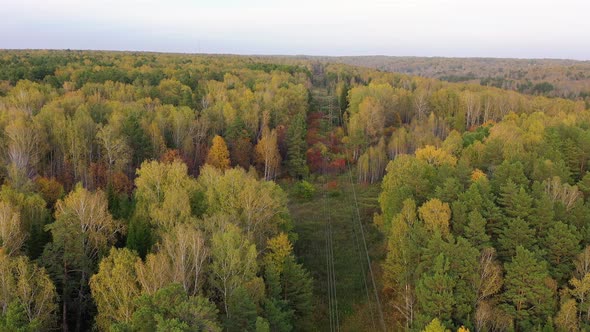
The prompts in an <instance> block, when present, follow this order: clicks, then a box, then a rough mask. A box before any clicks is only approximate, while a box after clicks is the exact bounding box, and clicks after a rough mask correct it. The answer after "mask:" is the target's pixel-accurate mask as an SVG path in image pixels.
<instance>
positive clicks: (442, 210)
mask: <svg viewBox="0 0 590 332" xmlns="http://www.w3.org/2000/svg"><path fill="white" fill-rule="evenodd" d="M418 214H419V215H420V219H422V221H424V226H425V227H426V229H427V230H429V231H431V232H435V231H439V232H440V233H441V234H443V235H447V234H449V231H450V230H449V222H450V220H451V209H450V207H449V204H448V203H443V202H441V201H440V200H439V199H436V198H434V199H431V200H429V201H427V202H426V203H424V204H423V205H422V206H421V207H420V208H419V209H418Z"/></svg>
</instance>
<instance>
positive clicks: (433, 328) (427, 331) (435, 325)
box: [422, 318, 450, 332]
mask: <svg viewBox="0 0 590 332" xmlns="http://www.w3.org/2000/svg"><path fill="white" fill-rule="evenodd" d="M449 331H450V330H449V329H447V328H445V326H444V325H443V324H442V323H441V322H440V320H438V318H434V319H433V320H432V321H431V322H430V323H429V324H428V325H426V327H425V328H424V330H422V332H449Z"/></svg>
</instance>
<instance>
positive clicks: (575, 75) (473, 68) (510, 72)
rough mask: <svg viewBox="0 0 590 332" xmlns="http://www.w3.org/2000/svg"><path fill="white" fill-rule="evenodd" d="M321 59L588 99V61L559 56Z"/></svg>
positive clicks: (548, 94)
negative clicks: (540, 57) (541, 57)
mask: <svg viewBox="0 0 590 332" xmlns="http://www.w3.org/2000/svg"><path fill="white" fill-rule="evenodd" d="M319 59H320V60H321V61H324V62H338V63H345V64H349V65H355V66H366V67H370V68H374V69H378V70H383V71H391V72H399V73H404V74H408V75H419V76H424V77H432V78H437V79H440V80H444V81H449V82H467V83H477V84H481V85H485V86H494V87H497V88H502V89H507V90H514V91H518V92H521V93H525V94H533V95H543V96H551V97H562V98H569V99H585V100H586V101H588V102H590V99H589V97H590V62H589V61H575V60H562V59H503V58H444V57H392V56H347V57H319Z"/></svg>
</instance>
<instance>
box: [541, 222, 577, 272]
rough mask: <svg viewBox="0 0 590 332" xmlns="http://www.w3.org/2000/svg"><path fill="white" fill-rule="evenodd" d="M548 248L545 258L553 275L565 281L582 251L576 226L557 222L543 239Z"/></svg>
mask: <svg viewBox="0 0 590 332" xmlns="http://www.w3.org/2000/svg"><path fill="white" fill-rule="evenodd" d="M543 244H544V247H545V248H547V253H546V255H545V258H546V259H547V261H548V262H549V264H550V268H549V271H550V272H551V276H552V277H553V278H555V279H557V280H558V281H559V282H560V283H561V282H565V281H566V280H567V278H568V277H569V275H570V273H571V271H572V270H573V267H574V258H575V257H576V255H577V254H578V253H579V252H580V237H579V233H578V231H577V230H576V227H574V226H569V225H566V224H564V223H562V222H561V221H558V222H556V223H555V224H554V225H553V227H551V229H549V232H548V233H547V237H546V238H545V239H543Z"/></svg>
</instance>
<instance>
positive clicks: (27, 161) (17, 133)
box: [4, 113, 46, 190]
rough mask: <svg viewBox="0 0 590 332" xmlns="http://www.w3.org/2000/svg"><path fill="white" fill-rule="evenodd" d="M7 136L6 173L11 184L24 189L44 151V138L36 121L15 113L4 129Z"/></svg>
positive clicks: (28, 183)
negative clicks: (7, 163)
mask: <svg viewBox="0 0 590 332" xmlns="http://www.w3.org/2000/svg"><path fill="white" fill-rule="evenodd" d="M4 133H5V135H6V138H7V149H6V150H7V154H8V155H7V159H8V162H9V165H8V175H9V178H10V182H11V185H12V186H13V187H14V188H16V189H19V190H26V187H27V186H28V185H30V181H29V179H30V178H32V177H33V175H34V174H35V172H36V167H37V165H38V163H39V162H40V160H41V158H42V156H43V154H44V152H45V148H46V145H45V138H44V137H43V130H41V128H40V127H39V125H38V123H37V122H35V121H33V119H32V118H30V117H27V116H25V115H24V114H20V113H17V114H15V115H14V117H13V119H12V120H11V121H10V123H9V124H8V125H7V126H6V128H5V129H4Z"/></svg>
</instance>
